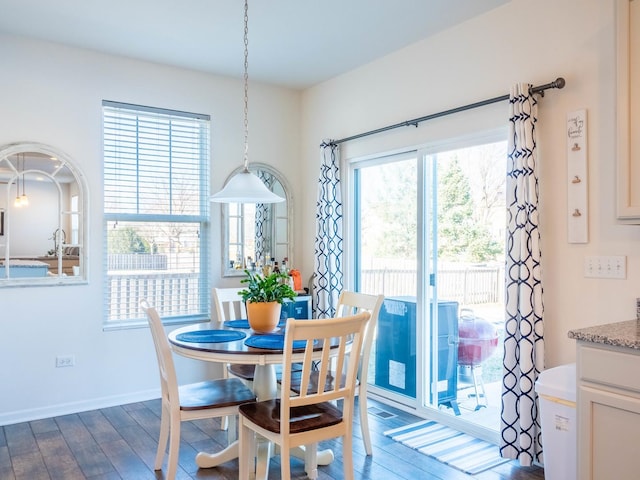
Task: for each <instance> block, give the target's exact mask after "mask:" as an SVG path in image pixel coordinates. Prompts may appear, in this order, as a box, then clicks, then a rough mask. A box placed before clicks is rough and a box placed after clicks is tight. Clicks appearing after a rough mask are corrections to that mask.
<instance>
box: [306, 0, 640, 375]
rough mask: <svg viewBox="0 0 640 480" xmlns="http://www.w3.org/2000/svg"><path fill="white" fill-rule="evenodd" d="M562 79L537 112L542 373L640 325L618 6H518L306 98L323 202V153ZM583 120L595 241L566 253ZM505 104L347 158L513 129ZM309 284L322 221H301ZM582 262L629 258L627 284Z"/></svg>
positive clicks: (385, 138)
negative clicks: (596, 341) (598, 328)
mask: <svg viewBox="0 0 640 480" xmlns="http://www.w3.org/2000/svg"><path fill="white" fill-rule="evenodd" d="M558 76H562V77H564V78H565V79H566V81H567V86H566V87H565V88H564V89H563V90H551V91H548V92H547V94H546V95H545V97H544V98H543V99H541V100H540V108H539V124H538V135H539V137H538V139H539V144H538V145H539V159H540V164H541V168H540V170H541V181H540V192H541V212H540V218H541V235H542V249H543V253H542V254H543V262H544V263H543V279H544V303H545V348H546V364H547V366H548V367H549V366H554V365H558V364H561V363H565V362H570V361H573V360H574V359H575V344H574V341H573V340H569V339H568V338H567V331H568V330H570V329H573V328H579V327H586V326H590V325H596V324H602V323H608V322H616V321H622V320H628V319H631V318H635V298H636V297H640V226H623V225H618V224H617V223H616V220H615V98H616V97H615V31H614V5H613V0H561V1H558V0H540V1H537V2H535V5H534V4H533V2H530V1H527V0H512V1H511V2H509V3H508V4H506V5H504V6H502V7H500V8H498V9H496V10H493V11H491V12H488V13H487V14H485V15H483V16H481V17H478V18H476V19H473V20H471V21H469V22H467V23H465V24H462V25H460V26H458V27H456V28H453V29H450V30H448V31H445V32H443V33H442V34H439V35H436V36H434V37H433V38H431V39H428V40H425V41H423V42H420V43H417V44H414V45H412V46H409V47H408V48H405V49H403V50H401V51H398V52H396V53H393V54H391V55H389V56H387V57H385V58H381V59H379V60H377V61H375V62H373V63H371V64H369V65H366V66H364V67H362V68H359V69H357V70H355V71H352V72H349V73H347V74H345V75H342V76H340V77H337V78H334V79H332V80H330V81H327V82H325V83H323V84H320V85H317V86H316V87H314V88H312V89H310V90H308V91H306V92H305V94H304V97H303V124H304V125H305V129H304V131H303V137H302V146H303V158H304V160H305V162H304V164H305V168H307V172H306V173H305V175H304V177H305V178H307V179H309V187H310V188H309V189H308V191H309V193H308V194H307V195H306V196H305V198H304V205H303V206H302V208H303V210H304V211H306V212H311V211H313V209H314V204H315V201H316V193H315V192H316V189H315V188H311V186H312V185H313V182H314V181H315V179H316V178H317V172H318V164H319V149H318V145H319V144H320V142H321V140H323V139H326V138H334V139H338V138H344V137H348V136H351V135H354V134H357V133H360V132H364V131H368V130H372V129H376V128H379V127H383V126H385V125H389V124H395V123H399V122H402V121H404V120H409V119H412V118H417V117H420V116H423V115H427V114H431V113H436V112H439V111H442V110H446V109H449V108H453V107H456V106H460V105H465V104H469V103H473V102H476V101H479V100H484V99H487V98H493V97H496V96H500V95H503V94H506V93H509V89H510V87H511V86H512V85H513V84H514V83H516V82H527V83H532V84H534V85H540V84H545V83H548V82H550V81H552V80H554V79H555V78H556V77H558ZM582 108H586V109H587V114H588V123H589V132H588V149H589V179H590V180H589V208H590V212H589V224H590V232H589V234H590V241H589V243H588V244H584V245H577V244H569V243H567V220H566V215H567V214H566V206H567V184H568V182H567V169H566V143H565V122H566V116H567V113H569V112H572V111H575V110H578V109H582ZM507 109H508V105H507V103H506V102H505V103H502V104H496V105H494V106H492V107H483V108H482V109H478V110H474V111H473V112H467V113H464V114H458V115H455V116H451V117H447V118H446V119H441V120H435V121H432V122H427V123H424V124H422V125H421V126H420V127H419V128H417V129H416V128H413V127H409V128H406V129H401V130H395V131H393V132H386V133H384V134H380V135H377V136H375V137H369V138H367V139H363V140H356V141H353V142H349V143H346V144H343V149H342V156H343V158H346V159H348V158H355V157H358V156H361V155H367V154H373V153H380V152H387V151H392V150H394V149H396V148H399V147H402V146H407V145H418V144H422V143H426V142H428V141H433V140H434V139H438V138H441V137H443V136H446V135H457V134H458V133H469V132H473V131H478V130H482V129H485V128H490V127H492V126H495V125H497V124H502V125H504V124H506V122H507V114H508V110H507ZM302 222H303V223H302V228H303V232H304V234H303V244H304V250H303V257H302V258H303V259H304V263H303V265H301V267H302V269H303V271H304V273H305V275H308V274H310V273H311V271H312V269H313V264H312V259H313V239H314V217H313V216H312V215H308V216H305V217H303V218H302ZM586 255H626V256H627V259H628V273H627V279H626V280H600V279H587V278H584V276H583V273H582V272H583V261H584V257H585V256H586Z"/></svg>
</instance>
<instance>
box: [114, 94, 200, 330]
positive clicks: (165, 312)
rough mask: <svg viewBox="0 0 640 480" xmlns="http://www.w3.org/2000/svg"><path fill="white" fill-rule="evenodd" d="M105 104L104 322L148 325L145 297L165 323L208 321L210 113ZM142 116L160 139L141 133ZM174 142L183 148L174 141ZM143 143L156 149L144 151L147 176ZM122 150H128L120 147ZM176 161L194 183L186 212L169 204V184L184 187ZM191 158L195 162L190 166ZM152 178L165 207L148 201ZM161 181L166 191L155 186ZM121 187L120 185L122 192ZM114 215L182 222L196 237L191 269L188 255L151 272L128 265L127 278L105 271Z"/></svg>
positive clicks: (134, 220)
mask: <svg viewBox="0 0 640 480" xmlns="http://www.w3.org/2000/svg"><path fill="white" fill-rule="evenodd" d="M102 105H103V136H104V138H103V141H104V144H103V166H104V169H105V174H104V190H103V192H104V215H103V240H104V241H103V265H104V321H103V327H104V329H112V328H131V327H139V326H146V325H147V322H146V318H145V316H144V312H143V311H142V309H140V308H139V302H140V300H142V299H143V298H145V299H147V300H148V301H150V302H151V303H152V304H155V306H156V308H158V311H159V313H160V315H161V317H162V318H163V322H164V323H166V324H169V323H186V322H198V321H204V320H208V319H209V315H210V313H209V312H210V295H209V292H210V286H209V284H210V279H209V278H210V262H209V248H210V247H209V244H210V241H209V231H210V206H209V195H210V192H209V152H210V141H209V139H210V116H209V115H205V114H194V113H187V112H180V111H175V110H168V109H162V108H155V107H146V106H139V105H131V104H125V103H120V102H112V101H107V100H105V101H103V102H102ZM132 118H133V119H134V121H135V125H136V127H135V128H133V129H131V128H128V127H125V126H124V123H126V122H127V121H130V120H131V119H132ZM120 119H123V122H122V123H119V122H120ZM145 122H147V123H146V125H148V124H149V123H150V124H152V125H153V126H155V125H157V126H158V129H157V130H158V134H157V139H150V138H149V136H148V135H147V136H146V137H143V135H142V129H140V130H138V123H140V124H141V125H142V123H145ZM178 123H179V124H180V125H181V126H184V125H185V124H187V125H188V126H187V128H188V132H187V133H186V134H185V133H184V131H182V132H181V133H177V130H178V129H175V130H174V128H172V126H173V125H175V124H178ZM165 127H166V128H165ZM156 142H157V143H156ZM178 143H179V144H180V146H179V148H180V150H178V147H177V146H176V145H177V144H178ZM122 145H123V147H122V148H120V146H122ZM127 148H128V150H127ZM143 149H147V151H148V150H149V149H151V150H153V154H152V155H147V156H146V157H144V162H146V163H145V165H146V166H147V167H148V170H147V175H146V177H144V179H142V178H140V177H141V173H140V172H141V167H140V166H138V164H139V163H142V160H141V159H142V155H143V154H142V153H141V152H142V150H143ZM124 151H127V153H120V152H124ZM132 152H135V153H132ZM185 152H186V153H185ZM126 155H128V156H126ZM132 159H133V160H132ZM178 162H179V163H180V168H181V169H182V170H181V171H182V172H185V171H186V170H187V168H188V171H189V173H190V174H191V175H192V177H189V178H190V180H191V181H192V182H193V188H192V189H191V188H189V190H187V191H188V193H190V194H191V193H192V194H193V195H192V196H191V198H188V200H186V202H188V205H189V208H188V209H185V210H188V211H187V212H186V213H183V212H181V211H178V210H179V209H178V208H175V209H174V204H175V202H176V200H175V199H174V198H173V196H174V189H175V190H176V191H177V190H178V188H179V187H181V188H182V190H181V191H182V193H183V194H184V192H185V188H184V184H185V183H184V182H185V179H184V176H183V178H182V179H181V180H177V179H176V178H177V177H178V176H177V175H174V174H173V169H174V168H176V169H177V167H174V165H176V164H177V163H178ZM190 162H192V163H190ZM190 165H193V168H191V167H190ZM149 169H151V171H153V169H157V171H158V173H157V174H153V175H149V173H148V172H149ZM163 169H164V170H163ZM156 180H157V182H158V183H157V191H164V192H167V193H166V194H165V197H164V198H161V199H160V200H158V202H159V203H161V204H162V205H163V206H164V207H165V208H164V210H163V209H161V208H159V207H158V209H157V210H156V209H155V208H153V207H154V206H153V200H150V199H149V192H150V191H151V192H153V189H154V186H156V183H155V181H156ZM180 181H181V182H182V184H181V185H180V184H179V182H180ZM161 185H162V187H163V188H164V190H160V186H161ZM189 186H191V183H189ZM145 189H146V190H145ZM119 192H122V195H120V194H119ZM145 192H146V193H145ZM145 195H146V197H145ZM165 202H166V204H165ZM145 205H146V208H145ZM150 207H151V208H150ZM118 222H121V223H122V224H126V225H136V226H143V225H144V226H146V227H147V228H148V227H151V228H153V225H154V224H157V225H158V226H166V225H167V224H180V226H187V227H188V228H189V229H190V232H192V233H191V235H190V237H189V239H190V241H191V242H195V247H194V248H193V251H195V252H197V253H195V254H193V261H192V263H191V265H192V267H191V269H186V268H185V267H187V265H186V264H185V263H186V262H184V261H182V260H178V261H177V262H176V265H174V266H170V267H168V268H166V269H165V270H164V271H162V272H155V273H154V272H149V271H146V270H142V267H132V270H130V271H127V272H126V273H127V274H128V277H126V278H125V277H123V276H118V272H116V271H115V270H111V271H110V268H111V267H110V266H109V265H110V263H109V253H108V252H109V235H108V231H109V229H113V228H114V226H117V225H118ZM149 231H153V230H149ZM194 232H195V234H194ZM151 253H154V252H153V251H152V252H151ZM114 268H115V267H114ZM160 277H161V278H160Z"/></svg>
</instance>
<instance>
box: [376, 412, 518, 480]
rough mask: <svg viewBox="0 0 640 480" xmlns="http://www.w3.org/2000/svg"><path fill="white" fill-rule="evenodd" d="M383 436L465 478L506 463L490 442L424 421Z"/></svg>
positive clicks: (389, 431)
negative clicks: (455, 471) (427, 456)
mask: <svg viewBox="0 0 640 480" xmlns="http://www.w3.org/2000/svg"><path fill="white" fill-rule="evenodd" d="M384 434H385V435H386V436H387V437H390V438H391V439H393V440H395V441H396V442H400V443H402V444H403V445H406V446H407V447H410V448H413V449H414V450H417V451H418V452H420V453H424V454H425V455H429V456H430V457H433V458H435V459H436V460H438V461H439V462H442V463H446V464H447V465H450V466H452V467H454V468H457V469H458V470H461V471H463V472H465V473H467V474H469V475H475V474H476V473H480V472H484V471H485V470H488V469H490V468H493V467H495V466H497V465H501V464H503V463H507V462H509V461H510V460H509V459H508V458H502V457H501V456H500V451H499V449H498V447H497V446H496V445H494V444H492V443H489V442H485V441H484V440H480V439H478V438H475V437H472V436H471V435H467V434H466V433H462V432H458V431H457V430H454V429H452V428H449V427H446V426H444V425H440V424H439V423H436V422H433V421H430V420H424V421H422V422H418V423H412V424H411V425H405V426H404V427H400V428H394V429H393V430H388V431H386V432H384Z"/></svg>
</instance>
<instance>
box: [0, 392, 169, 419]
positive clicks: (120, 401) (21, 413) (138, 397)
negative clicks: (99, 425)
mask: <svg viewBox="0 0 640 480" xmlns="http://www.w3.org/2000/svg"><path fill="white" fill-rule="evenodd" d="M155 398H160V389H152V390H144V391H140V392H133V393H127V394H123V395H113V396H110V397H102V398H92V399H89V400H83V401H80V402H69V403H61V404H57V405H49V406H46V407H41V408H31V409H27V410H16V411H14V412H8V413H2V414H0V426H4V425H13V424H15V423H22V422H31V421H33V420H42V419H43V418H51V417H58V416H60V415H70V414H73V413H80V412H87V411H90V410H97V409H100V408H108V407H115V406H117V405H126V404H127V403H135V402H143V401H146V400H153V399H155Z"/></svg>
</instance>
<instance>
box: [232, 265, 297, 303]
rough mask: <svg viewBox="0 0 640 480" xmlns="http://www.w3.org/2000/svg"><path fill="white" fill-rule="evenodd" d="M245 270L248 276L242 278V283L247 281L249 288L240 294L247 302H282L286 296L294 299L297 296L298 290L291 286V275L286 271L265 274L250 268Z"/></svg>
mask: <svg viewBox="0 0 640 480" xmlns="http://www.w3.org/2000/svg"><path fill="white" fill-rule="evenodd" d="M244 272H245V273H246V274H247V278H245V279H243V280H240V283H246V284H247V288H245V289H244V290H240V292H239V294H240V296H241V297H242V300H244V301H245V302H247V301H249V302H254V303H259V302H278V303H282V302H283V300H284V299H285V298H288V299H289V300H293V299H294V298H295V296H296V292H294V291H293V289H292V288H291V287H290V286H289V283H288V279H289V277H288V276H287V275H285V274H284V273H271V274H269V275H266V276H265V275H261V274H259V273H256V272H251V271H249V270H245V271H244Z"/></svg>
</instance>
